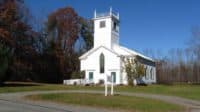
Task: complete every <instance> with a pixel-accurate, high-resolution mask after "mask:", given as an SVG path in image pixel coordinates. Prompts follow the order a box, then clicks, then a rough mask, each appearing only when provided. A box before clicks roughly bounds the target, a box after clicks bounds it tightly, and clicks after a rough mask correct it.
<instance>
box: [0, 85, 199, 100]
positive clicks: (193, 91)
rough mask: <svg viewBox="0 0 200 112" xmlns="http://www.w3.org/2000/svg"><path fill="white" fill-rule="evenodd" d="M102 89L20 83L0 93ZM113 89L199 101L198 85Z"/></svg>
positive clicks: (0, 88)
mask: <svg viewBox="0 0 200 112" xmlns="http://www.w3.org/2000/svg"><path fill="white" fill-rule="evenodd" d="M80 89H81V90H102V91H103V90H104V87H95V86H94V87H93V86H87V87H85V86H66V85H55V84H27V83H25V84H23V83H22V84H21V85H20V86H19V85H17V86H15V87H14V86H13V85H10V86H5V87H0V93H8V92H22V91H39V90H40V91H44V90H80ZM114 90H115V91H122V92H137V93H138V92H141V93H153V94H164V95H172V96H179V97H183V98H189V99H194V100H199V101H200V85H170V86H169V85H149V86H136V87H130V86H117V87H114Z"/></svg>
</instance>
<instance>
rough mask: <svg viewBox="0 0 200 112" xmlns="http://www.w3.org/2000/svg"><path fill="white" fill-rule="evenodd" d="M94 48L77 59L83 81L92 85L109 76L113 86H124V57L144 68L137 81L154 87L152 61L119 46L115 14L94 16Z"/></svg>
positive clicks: (154, 71)
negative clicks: (136, 60) (151, 84)
mask: <svg viewBox="0 0 200 112" xmlns="http://www.w3.org/2000/svg"><path fill="white" fill-rule="evenodd" d="M93 22H94V46H93V48H92V49H91V50H89V51H88V52H86V53H85V54H83V55H82V56H80V57H79V59H80V69H81V71H85V80H86V81H87V82H90V83H91V82H92V83H94V84H98V83H102V82H103V83H104V82H105V79H106V78H107V76H111V75H112V76H113V78H114V79H113V80H114V84H115V85H118V84H124V85H127V84H128V81H127V75H126V72H125V70H124V67H123V66H124V61H123V58H124V57H132V58H135V57H136V56H137V57H139V60H140V62H141V63H142V64H144V67H145V74H144V77H142V78H141V79H140V80H142V81H144V82H145V83H147V84H149V83H156V68H155V61H154V60H153V59H151V58H150V57H147V56H144V55H142V54H141V53H138V52H136V51H134V50H130V49H128V48H126V47H124V46H121V45H120V44H119V38H120V35H119V23H120V21H119V13H118V14H117V13H114V12H113V11H112V9H110V11H109V12H108V13H96V11H95V12H94V18H93Z"/></svg>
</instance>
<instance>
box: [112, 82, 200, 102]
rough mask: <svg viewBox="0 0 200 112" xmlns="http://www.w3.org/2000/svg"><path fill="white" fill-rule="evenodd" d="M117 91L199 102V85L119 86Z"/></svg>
mask: <svg viewBox="0 0 200 112" xmlns="http://www.w3.org/2000/svg"><path fill="white" fill-rule="evenodd" d="M116 90H117V91H127V92H141V93H152V94H163V95H171V96H179V97H183V98H188V99H193V100H198V101H200V85H186V84H182V85H149V86H137V87H130V86H127V87H125V86H121V87H119V88H116Z"/></svg>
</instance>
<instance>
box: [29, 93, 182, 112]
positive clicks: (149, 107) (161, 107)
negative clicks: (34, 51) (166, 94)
mask: <svg viewBox="0 0 200 112" xmlns="http://www.w3.org/2000/svg"><path fill="white" fill-rule="evenodd" d="M26 98H29V99H32V100H43V101H51V102H57V103H66V104H76V105H84V106H92V107H102V108H109V109H114V110H119V109H120V110H125V111H128V112H138V111H139V112H182V111H184V107H181V106H178V105H173V104H169V103H166V102H163V101H159V100H153V99H147V98H140V97H132V96H107V97H105V96H104V95H102V94H80V93H71V94H70V93H59V94H40V95H30V96H27V97H26Z"/></svg>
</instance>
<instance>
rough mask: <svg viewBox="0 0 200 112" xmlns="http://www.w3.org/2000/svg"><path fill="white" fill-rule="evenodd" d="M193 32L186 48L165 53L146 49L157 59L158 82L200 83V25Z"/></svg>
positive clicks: (146, 52)
mask: <svg viewBox="0 0 200 112" xmlns="http://www.w3.org/2000/svg"><path fill="white" fill-rule="evenodd" d="M191 32H192V36H191V38H190V39H189V40H188V42H187V47H186V48H182V49H180V48H174V49H171V50H169V51H168V53H167V54H165V55H164V54H163V53H162V52H161V51H157V52H155V51H153V50H150V49H146V50H144V53H145V54H146V55H149V56H151V57H153V58H154V59H156V73H157V82H158V83H164V84H173V83H192V84H198V83H200V27H198V26H197V27H194V28H192V31H191Z"/></svg>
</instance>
